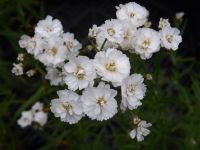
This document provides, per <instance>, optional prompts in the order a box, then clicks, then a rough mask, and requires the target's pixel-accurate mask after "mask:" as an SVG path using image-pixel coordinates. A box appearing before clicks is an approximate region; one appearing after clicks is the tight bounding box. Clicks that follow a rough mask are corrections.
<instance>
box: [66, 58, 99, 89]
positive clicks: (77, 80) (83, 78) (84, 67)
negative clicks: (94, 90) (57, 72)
mask: <svg viewBox="0 0 200 150" xmlns="http://www.w3.org/2000/svg"><path fill="white" fill-rule="evenodd" d="M63 72H64V74H66V77H64V82H65V83H66V84H67V85H68V88H69V89H70V90H73V91H75V90H77V89H79V90H82V89H84V88H87V87H88V86H89V85H90V84H91V85H92V84H93V80H94V79H95V78H96V72H95V69H94V67H93V63H92V61H91V60H90V59H89V58H88V57H86V56H78V57H71V58H70V59H69V62H68V63H66V64H65V65H64V67H63Z"/></svg>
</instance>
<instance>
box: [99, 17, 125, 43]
mask: <svg viewBox="0 0 200 150" xmlns="http://www.w3.org/2000/svg"><path fill="white" fill-rule="evenodd" d="M99 28H100V30H101V31H100V33H101V34H102V36H103V37H104V39H107V40H108V41H110V42H115V43H120V42H121V41H122V40H123V37H124V30H123V26H122V24H121V22H120V21H118V20H117V19H111V20H106V21H105V23H104V24H103V25H101V26H100V27H99Z"/></svg>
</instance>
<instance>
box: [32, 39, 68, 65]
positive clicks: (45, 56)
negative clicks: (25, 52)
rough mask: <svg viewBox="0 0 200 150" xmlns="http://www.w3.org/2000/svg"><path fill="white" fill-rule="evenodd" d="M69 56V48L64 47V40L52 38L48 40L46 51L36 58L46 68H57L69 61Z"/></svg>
mask: <svg viewBox="0 0 200 150" xmlns="http://www.w3.org/2000/svg"><path fill="white" fill-rule="evenodd" d="M67 54H68V52H67V48H66V47H65V46H64V42H63V40H62V38H60V37H55V36H52V37H50V38H48V45H47V47H46V48H45V51H44V52H43V53H42V54H40V55H38V56H37V57H36V58H37V59H39V60H40V61H41V62H42V63H43V64H44V65H45V66H53V67H56V66H58V65H59V64H61V63H63V62H64V61H65V60H66V59H67Z"/></svg>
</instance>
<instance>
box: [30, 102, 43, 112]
mask: <svg viewBox="0 0 200 150" xmlns="http://www.w3.org/2000/svg"><path fill="white" fill-rule="evenodd" d="M31 111H32V112H33V113H36V112H39V111H43V103H41V102H36V103H35V104H34V105H33V106H32V108H31Z"/></svg>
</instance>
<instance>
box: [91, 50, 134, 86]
mask: <svg viewBox="0 0 200 150" xmlns="http://www.w3.org/2000/svg"><path fill="white" fill-rule="evenodd" d="M94 66H95V68H96V70H97V74H98V75H100V76H101V77H102V80H104V81H108V82H109V81H110V82H112V83H113V85H114V86H119V85H121V83H122V81H123V80H124V79H125V78H126V77H127V76H129V73H130V62H129V58H128V57H127V56H126V55H125V54H123V53H122V52H121V51H119V50H117V49H113V48H109V49H107V50H106V51H101V52H98V53H97V54H96V56H95V58H94Z"/></svg>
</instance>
